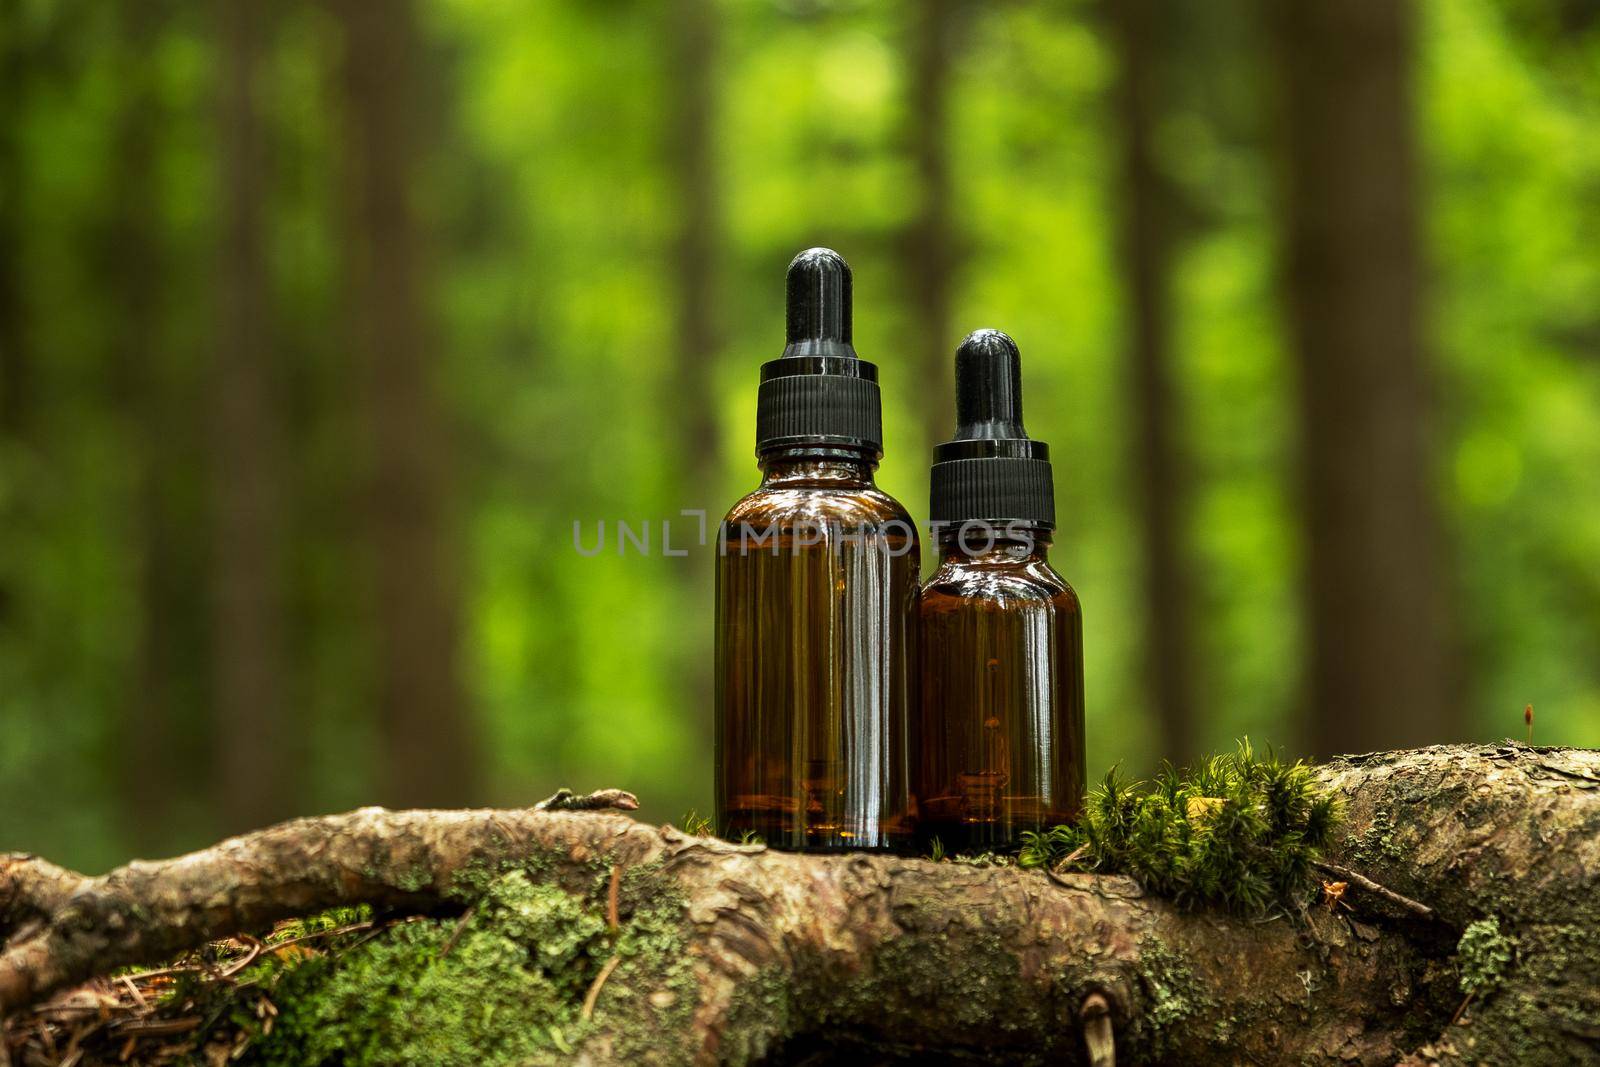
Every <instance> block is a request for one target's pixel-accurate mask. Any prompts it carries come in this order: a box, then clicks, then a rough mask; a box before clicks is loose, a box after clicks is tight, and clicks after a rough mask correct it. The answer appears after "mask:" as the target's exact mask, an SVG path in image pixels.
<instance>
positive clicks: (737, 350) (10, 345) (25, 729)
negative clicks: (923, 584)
mask: <svg viewBox="0 0 1600 1067" xmlns="http://www.w3.org/2000/svg"><path fill="white" fill-rule="evenodd" d="M0 12H3V15H0V34H3V37H0V46H3V73H0V77H3V82H0V390H3V391H0V848H8V849H29V850H36V851H40V852H43V853H46V854H48V855H50V856H51V857H52V858H54V859H57V860H59V861H62V862H66V863H69V864H72V865H75V866H79V867H84V868H91V869H95V868H102V867H104V866H106V865H108V864H110V863H113V862H117V861H119V860H122V859H125V858H127V857H128V856H130V855H132V854H136V853H137V854H155V853H162V852H169V851H172V850H174V849H180V848H185V847H191V846H195V845H198V844H201V843H203V842H205V841H208V840H210V839H212V838H214V837H216V836H217V835H219V834H221V833H225V832H229V831H233V830H238V829H241V828H244V827H248V826H251V825H256V824H260V823H264V822H266V821H270V820H272V819H275V818H278V817H281V816H284V815H288V814H293V813H308V812H319V811H327V810H334V809H341V808H347V807H351V806H355V805H359V804H364V803H371V802H384V803H390V804H411V803H415V804H458V803H496V804H518V803H526V802H530V801H532V800H534V799H537V798H538V797H541V796H544V795H546V794H547V793H549V792H550V791H551V790H552V789H553V788H554V787H556V786H558V785H563V784H566V785H571V786H574V787H578V788H592V787H597V786H601V785H620V786H626V787H629V788H633V789H635V790H637V791H638V792H639V793H641V794H642V795H643V797H644V798H645V801H646V808H645V813H646V814H647V815H648V816H650V817H653V818H657V819H662V820H665V819H675V818H677V817H678V816H679V815H680V814H681V813H682V812H683V811H684V809H687V808H690V807H699V808H700V809H701V810H704V809H705V807H706V805H707V804H708V803H709V799H710V796H709V793H710V773H709V765H710V753H711V746H710V738H709V725H710V710H709V709H710V703H709V686H710V674H711V672H710V663H709V656H710V637H711V626H712V620H711V606H712V601H711V590H710V570H709V566H708V564H709V559H708V557H707V554H706V552H705V551H704V550H703V549H700V548H699V547H698V546H697V545H696V546H694V548H693V550H692V551H691V553H690V555H688V556H687V557H678V556H672V557H668V556H665V555H663V554H662V552H661V547H662V546H661V543H660V534H661V528H660V523H661V522H662V520H675V521H674V526H673V535H672V536H673V539H674V547H675V548H676V547H679V546H681V545H683V544H684V543H685V542H686V541H687V540H689V538H688V537H687V536H686V535H688V534H691V533H693V532H694V521H693V520H692V519H683V518H680V517H679V512H680V510H681V509H695V508H703V509H706V510H708V511H709V512H710V513H711V516H712V520H713V521H714V520H715V518H716V517H717V516H719V515H720V514H721V513H722V512H723V511H724V510H725V509H726V508H727V506H728V505H729V504H730V503H731V502H732V501H733V500H734V499H736V498H737V497H738V496H739V495H740V494H741V493H742V492H744V491H746V490H748V489H749V488H751V487H753V485H754V483H755V480H756V477H757V472H756V470H755V466H754V458H753V455H752V445H753V433H754V427H753V421H754V400H755V387H756V372H757V367H758V365H759V364H760V363H761V362H762V361H763V360H766V359H769V358H772V357H774V356H775V355H776V354H777V353H778V351H779V348H780V346H781V343H782V315H781V299H782V277H783V270H784V267H785V265H786V264H787V262H788V260H789V258H790V256H791V255H792V254H793V253H794V252H796V251H797V250H799V249H801V248H804V247H806V246H810V245H816V244H827V245H831V246H833V247H836V248H838V249H840V250H841V251H842V252H843V253H844V254H845V255H846V256H847V257H848V258H849V259H850V261H851V262H852V264H853V265H854V268H855V278H856V284H855V291H856V295H857V308H856V337H857V343H858V347H859V349H860V351H861V353H862V354H863V356H864V357H866V358H869V359H872V360H875V361H876V362H877V363H878V364H879V365H880V367H881V369H882V375H883V380H884V383H885V408H886V410H885V422H886V431H887V441H888V453H887V455H886V456H885V458H884V461H883V465H882V468H881V470H880V484H882V485H883V486H884V487H885V488H886V489H888V490H889V491H890V492H892V493H893V494H895V495H896V496H898V497H900V498H901V499H902V500H904V501H906V502H907V503H908V504H909V505H910V506H911V508H912V511H913V513H917V514H920V513H921V512H923V511H924V510H925V507H926V484H927V483H926V470H927V463H928V456H929V448H930V446H931V444H932V443H933V442H934V441H936V440H938V439H941V438H942V437H943V436H945V435H946V433H947V431H948V429H949V425H950V420H951V416H950V409H949V407H948V405H949V388H950V386H949V378H950V366H951V352H952V351H953V348H954V346H955V344H956V342H957V341H958V340H959V338H960V337H961V335H962V334H964V333H965V332H966V331H967V330H969V329H972V328H975V327H979V326H996V327H1001V328H1004V329H1006V330H1008V331H1010V332H1011V333H1013V334H1014V335H1015V336H1016V338H1017V339H1018V341H1019V343H1020V345H1021V348H1022V352H1023V358H1024V369H1025V374H1026V401H1027V419H1028V425H1029V428H1030V430H1031V431H1032V432H1033V434H1034V435H1035V436H1036V437H1040V438H1043V439H1045V440H1047V441H1049V442H1050V443H1051V445H1052V446H1053V448H1054V450H1055V455H1056V457H1057V461H1056V477H1057V482H1058V486H1059V496H1060V501H1059V504H1060V511H1061V514H1062V517H1063V518H1062V523H1061V528H1060V530H1059V534H1058V539H1057V545H1056V549H1055V553H1054V558H1055V559H1056V562H1057V565H1058V567H1059V568H1060V569H1061V570H1062V571H1063V572H1064V573H1065V574H1066V575H1067V576H1068V578H1069V579H1070V580H1071V581H1072V582H1073V583H1074V585H1075V586H1076V588H1077V589H1078V591H1079V593H1080V595H1081V597H1082V599H1083V602H1084V604H1085V605H1086V618H1087V633H1086V657H1087V679H1088V700H1089V724H1088V731H1089V744H1090V751H1089V758H1090V771H1091V775H1098V774H1099V773H1100V772H1101V771H1103V770H1104V769H1105V768H1106V767H1107V766H1109V765H1110V764H1112V763H1114V762H1121V763H1122V764H1123V765H1124V766H1125V768H1127V769H1129V770H1131V771H1134V772H1136V773H1137V772H1144V771H1148V770H1150V769H1152V768H1153V767H1155V766H1156V765H1157V763H1158V761H1159V760H1161V759H1163V758H1172V759H1176V760H1181V759H1184V758H1186V757H1189V756H1192V755H1194V754H1195V753H1197V752H1203V751H1206V750H1209V749H1214V748H1218V747H1222V746H1226V745H1228V744H1229V743H1230V741H1231V739H1232V738H1234V737H1236V736H1239V735H1242V734H1248V735H1250V737H1251V738H1252V739H1254V740H1255V741H1256V742H1258V743H1271V744H1273V745H1276V746H1277V747H1279V748H1280V749H1281V750H1283V751H1285V752H1289V753H1294V754H1302V753H1305V754H1316V753H1325V752H1329V751H1335V750H1349V749H1370V748H1375V747H1382V746H1388V745H1399V744H1410V743H1419V742H1425V741H1433V740H1437V741H1448V740H1461V739H1471V738H1479V739H1496V738H1500V737H1504V736H1506V735H1508V734H1510V735H1514V736H1517V737H1522V736H1524V724H1523V715H1524V707H1525V705H1526V704H1528V703H1532V704H1533V705H1534V706H1535V708H1536V715H1537V719H1536V726H1535V736H1536V740H1538V741H1540V742H1544V743H1550V744H1557V743H1559V744H1590V745H1592V744H1596V743H1600V299H1597V294H1600V5H1596V4H1595V3H1592V2H1587V0H1585V2H1579V0H1546V2H1533V0H1501V2H1498V3H1491V2H1489V0H1420V2H1417V3H1409V2H1395V0H1302V2H1297V3H1294V4H1274V3H1267V2H1249V0H1220V2H1219V0H1125V2H1111V0H1107V2H1104V3H1099V4H1094V3H1087V2H1070V0H1069V2H1061V3H1049V4H1044V3H1026V2H1022V0H1011V2H1000V3H978V2H975V0H972V2H968V0H905V2H899V3H868V2H864V0H836V2H830V0H781V2H778V0H672V2H663V3H654V2H645V0H565V2H560V0H541V2H510V0H384V2H382V3H378V2H370V0H325V2H308V0H218V2H216V3H209V4H206V3H185V2H180V0H118V2H116V3H110V4H107V3H92V2H88V0H4V2H3V3H0ZM619 520H625V521H627V522H629V523H630V524H632V526H633V527H634V528H636V529H637V528H638V527H640V526H642V525H644V524H647V523H648V524H649V525H650V528H651V530H652V534H653V538H654V540H653V542H652V551H651V552H650V553H649V554H644V553H641V552H638V551H636V550H634V549H633V548H632V546H631V545H630V546H629V548H628V550H627V551H626V552H622V553H619V552H618V550H617V541H616V538H615V534H616V527H615V524H616V523H617V522H618V521H619ZM602 521H604V522H605V523H606V524H607V538H608V540H607V542H606V544H607V549H606V551H604V552H601V553H600V554H598V555H595V556H592V557H587V556H584V555H581V554H579V553H578V552H577V551H575V549H574V523H575V522H576V523H579V524H580V528H581V530H582V531H583V535H584V537H585V540H586V543H589V544H593V539H594V537H595V536H596V535H597V533H598V530H599V525H598V524H599V523H600V522H602ZM925 558H926V554H925Z"/></svg>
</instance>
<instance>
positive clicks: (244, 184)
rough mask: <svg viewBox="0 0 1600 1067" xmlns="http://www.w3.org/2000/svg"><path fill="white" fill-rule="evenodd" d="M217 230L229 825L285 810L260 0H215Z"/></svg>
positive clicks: (216, 371)
mask: <svg viewBox="0 0 1600 1067" xmlns="http://www.w3.org/2000/svg"><path fill="white" fill-rule="evenodd" d="M216 14H217V18H218V22H219V36H220V39H221V42H220V43H221V45H222V51H223V56H224V62H223V63H222V64H221V70H222V72H223V84H222V85H221V87H220V89H221V91H220V94H219V95H220V102H221V106H220V108H219V114H218V119H219V132H220V134H221V140H222V166H221V169H220V184H221V188H222V201H223V230H222V240H221V246H220V249H219V258H220V263H219V271H218V277H219V280H220V285H219V293H220V299H221V309H220V315H219V317H218V338H217V357H216V361H215V365H214V367H213V379H212V383H211V387H212V395H213V396H214V397H215V404H214V411H213V422H212V442H213V445H212V479H213V499H214V507H215V509H216V538H215V546H216V547H215V550H214V552H213V557H214V558H213V574H214V578H213V586H214V602H213V605H212V612H213V618H214V619H215V622H216V626H215V634H216V649H215V655H216V672H217V673H216V708H217V718H216V739H217V777H218V784H217V790H216V792H217V799H218V811H219V814H220V817H221V820H222V822H223V824H224V828H225V829H226V831H227V832H229V833H236V832H238V831H239V830H243V829H246V828H248V827H251V826H261V825H263V824H265V823H269V822H274V821H276V820H278V819H282V818H284V817H285V816H287V815H289V814H290V812H291V802H290V797H291V795H292V791H291V785H292V782H291V779H290V769H291V765H290V753H289V751H288V739H289V731H288V729H287V724H286V723H285V721H284V715H285V712H286V709H287V707H288V705H287V703H286V702H285V700H284V693H285V689H286V686H285V670H286V668H285V655H284V644H285V642H284V621H285V620H284V602H283V601H284V597H283V592H284V581H285V576H284V571H283V563H284V561H283V528H284V520H283V506H284V499H283V496H284V494H283V485H282V470H283V455H282V452H283V445H282V440H283V429H282V426H281V409H280V402H279V391H278V388H277V381H276V373H275V372H276V369H277V368H275V367H274V366H273V337H272V325H273V323H272V314H271V303H272V296H271V273H270V270H269V267H268V263H267V254H266V247H265V243H266V242H265V236H266V235H265V233H264V231H263V227H262V217H261V216H262V204H263V203H264V201H265V200H266V197H265V190H264V188H263V184H264V182H263V179H264V177H265V171H266V165H267V152H266V144H265V133H264V130H263V128H262V121H261V114H260V108H259V105H258V103H257V86H256V82H257V79H258V78H259V76H260V66H261V64H260V59H261V52H262V39H263V35H264V33H265V29H266V22H267V17H266V16H267V10H266V8H265V7H264V5H263V4H262V3H260V2H259V0H221V2H220V3H219V4H218V5H217V8H216Z"/></svg>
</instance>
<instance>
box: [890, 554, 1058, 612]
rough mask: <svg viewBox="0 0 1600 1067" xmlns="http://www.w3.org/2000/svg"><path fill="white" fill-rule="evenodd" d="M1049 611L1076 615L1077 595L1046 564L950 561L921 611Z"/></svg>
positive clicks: (933, 580) (934, 577)
mask: <svg viewBox="0 0 1600 1067" xmlns="http://www.w3.org/2000/svg"><path fill="white" fill-rule="evenodd" d="M1030 606H1031V607H1036V608H1048V609H1050V610H1053V611H1056V612H1062V613H1066V614H1072V615H1076V614H1079V612H1080V605H1079V602H1078V594H1077V591H1076V590H1074V589H1073V588H1072V585H1071V584H1070V583H1069V582H1068V581H1067V580H1066V579H1065V578H1063V577H1062V576H1061V574H1060V572H1059V571H1057V570H1056V569H1055V568H1054V567H1052V566H1050V564H1049V563H1048V562H1046V561H1044V560H1040V559H1029V560H1016V561H1003V562H996V561H993V560H987V559H968V558H965V557H960V556H957V557H946V558H944V559H942V560H940V562H939V566H938V568H937V569H935V570H934V572H933V573H932V574H931V575H929V576H928V580H927V581H926V582H925V583H924V584H923V587H922V610H923V611H924V613H928V612H955V611H961V610H971V609H974V608H976V609H978V610H984V609H988V610H997V611H998V610H1011V609H1018V608H1025V607H1030Z"/></svg>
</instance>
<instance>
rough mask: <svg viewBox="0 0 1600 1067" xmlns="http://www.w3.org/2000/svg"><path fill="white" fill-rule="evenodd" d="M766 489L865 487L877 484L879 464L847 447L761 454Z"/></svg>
mask: <svg viewBox="0 0 1600 1067" xmlns="http://www.w3.org/2000/svg"><path fill="white" fill-rule="evenodd" d="M758 463H759V465H760V467H761V485H762V488H769V487H774V486H797V485H804V486H839V487H840V488H851V489H854V488H862V487H867V486H871V485H872V484H873V480H872V472H873V471H875V470H876V469H877V467H878V464H877V461H876V460H874V459H871V458H869V457H868V456H866V455H864V454H862V453H860V452H857V451H855V450H853V449H847V448H820V447H816V446H809V445H807V446H799V447H795V448H776V449H772V450H770V451H767V452H763V453H761V455H760V456H759V457H758Z"/></svg>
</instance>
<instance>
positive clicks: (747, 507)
mask: <svg viewBox="0 0 1600 1067" xmlns="http://www.w3.org/2000/svg"><path fill="white" fill-rule="evenodd" d="M723 521H724V522H727V523H745V524H747V525H751V526H772V525H776V524H780V523H788V522H796V521H810V522H823V523H836V524H838V525H841V526H864V525H881V524H884V523H888V522H894V521H899V522H902V523H904V524H906V526H908V527H910V529H911V531H912V532H913V534H914V533H915V531H916V526H915V524H914V523H913V522H912V520H911V514H910V512H908V511H907V510H906V509H905V506H904V505H903V504H901V503H900V502H899V501H898V500H896V499H895V498H894V497H892V496H890V495H889V494H888V493H885V492H884V491H883V490H881V489H879V488H877V487H876V486H860V487H852V488H845V487H842V486H837V485H789V486H781V487H763V488H758V489H756V490H754V491H753V492H750V493H747V494H745V495H744V496H743V497H741V498H740V499H739V500H738V501H737V502H736V503H735V504H734V505H733V507H731V508H729V509H728V514H727V515H726V517H725V518H724V520H723Z"/></svg>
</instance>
